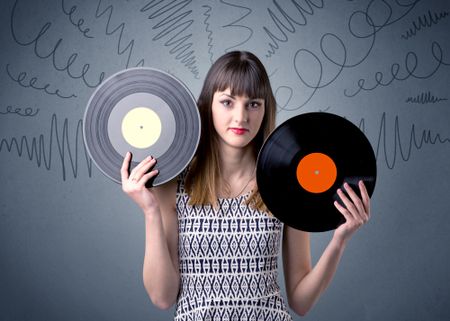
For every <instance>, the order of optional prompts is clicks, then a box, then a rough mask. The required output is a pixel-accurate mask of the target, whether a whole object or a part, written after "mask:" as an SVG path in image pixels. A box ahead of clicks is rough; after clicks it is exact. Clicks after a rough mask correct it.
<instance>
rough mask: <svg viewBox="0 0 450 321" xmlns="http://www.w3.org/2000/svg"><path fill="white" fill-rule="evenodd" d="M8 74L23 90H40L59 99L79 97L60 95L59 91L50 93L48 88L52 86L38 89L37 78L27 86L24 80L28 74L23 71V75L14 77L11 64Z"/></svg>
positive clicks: (7, 67)
mask: <svg viewBox="0 0 450 321" xmlns="http://www.w3.org/2000/svg"><path fill="white" fill-rule="evenodd" d="M6 73H7V74H8V76H9V78H10V79H11V80H12V81H14V82H16V83H18V84H19V86H21V87H23V88H33V89H36V90H39V91H44V92H45V93H46V94H47V95H51V96H52V95H56V96H58V97H59V98H62V99H69V98H74V97H77V95H75V94H70V95H62V94H61V93H60V91H59V89H56V90H55V91H49V90H48V87H50V84H46V85H45V86H43V87H38V86H37V85H36V82H37V80H38V78H37V77H32V78H31V79H30V80H29V81H28V84H27V83H24V80H25V78H26V77H27V73H26V72H24V71H22V72H21V73H19V74H18V75H17V77H14V76H13V75H12V74H11V71H10V70H9V64H6Z"/></svg>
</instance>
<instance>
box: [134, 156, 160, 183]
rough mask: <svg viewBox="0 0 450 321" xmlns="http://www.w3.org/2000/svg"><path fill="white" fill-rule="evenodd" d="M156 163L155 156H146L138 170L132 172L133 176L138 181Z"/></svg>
mask: <svg viewBox="0 0 450 321" xmlns="http://www.w3.org/2000/svg"><path fill="white" fill-rule="evenodd" d="M155 164H156V158H151V157H150V156H149V157H147V158H146V159H145V160H144V161H143V162H142V165H141V166H140V167H139V168H138V170H137V171H136V172H135V173H134V176H133V177H134V178H135V179H136V180H137V181H139V180H140V179H141V178H142V176H144V175H145V174H146V173H147V172H148V171H149V170H150V169H151V168H152V167H153V166H155Z"/></svg>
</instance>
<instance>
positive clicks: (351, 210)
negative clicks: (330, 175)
mask: <svg viewBox="0 0 450 321" xmlns="http://www.w3.org/2000/svg"><path fill="white" fill-rule="evenodd" d="M338 195H339V197H340V198H341V200H342V202H343V203H344V205H345V207H346V208H347V210H348V211H349V213H350V214H351V215H352V216H353V217H354V218H356V217H357V213H356V212H357V211H358V210H357V209H356V207H355V205H353V203H352V202H351V201H350V200H349V199H348V198H347V196H346V195H345V193H344V192H343V191H342V190H341V189H340V188H338Z"/></svg>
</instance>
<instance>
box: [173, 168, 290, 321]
mask: <svg viewBox="0 0 450 321" xmlns="http://www.w3.org/2000/svg"><path fill="white" fill-rule="evenodd" d="M185 174H186V173H185V172H183V173H182V175H180V178H179V182H178V190H177V215H178V232H179V239H178V257H179V266H180V278H181V281H180V292H179V294H178V298H177V304H176V309H175V320H179V321H181V320H183V321H184V320H186V321H187V320H189V321H200V320H202V321H203V320H217V321H219V320H220V321H222V320H226V321H235V320H236V321H238V320H252V321H256V320H265V321H287V320H289V321H290V320H292V318H291V316H290V314H289V312H288V311H287V308H286V304H285V302H284V299H283V297H282V295H281V293H280V287H279V285H278V281H277V278H278V255H279V253H280V245H281V244H280V241H281V233H282V230H283V223H282V222H281V221H280V220H278V219H277V218H276V217H274V216H270V215H268V214H267V213H266V212H261V211H258V210H255V209H253V208H251V207H249V206H247V205H245V199H246V197H248V195H249V194H250V193H248V194H246V195H241V196H238V197H236V198H220V199H219V207H218V208H217V209H215V208H213V207H212V206H190V205H188V201H189V196H188V195H187V193H186V192H185V190H184V177H185Z"/></svg>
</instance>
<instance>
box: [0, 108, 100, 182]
mask: <svg viewBox="0 0 450 321" xmlns="http://www.w3.org/2000/svg"><path fill="white" fill-rule="evenodd" d="M82 127H83V123H82V120H79V121H78V124H77V130H76V134H75V152H74V156H72V154H73V151H72V148H71V147H70V144H69V131H68V128H69V125H68V120H67V118H66V119H65V120H64V125H63V129H62V134H61V135H60V134H59V132H58V120H57V117H56V114H53V116H52V122H51V126H50V133H49V136H50V138H49V139H50V140H49V141H48V142H46V138H45V137H44V134H41V135H39V138H36V137H33V138H32V139H30V138H28V137H26V136H22V137H21V138H20V139H16V138H15V137H14V138H11V139H9V140H8V139H5V138H2V140H1V142H0V152H1V151H2V150H3V149H4V148H6V149H7V150H8V152H11V151H12V149H13V148H14V149H15V150H16V151H17V154H18V156H19V157H22V154H24V152H26V154H27V155H28V159H29V160H33V159H34V160H35V161H36V163H37V166H38V167H41V164H42V163H43V164H44V166H45V168H46V169H47V170H50V169H51V167H52V156H53V149H54V138H56V147H57V148H58V153H59V159H60V161H61V165H62V176H63V181H65V180H66V171H67V170H66V161H67V155H66V151H67V153H68V156H69V161H70V165H71V168H72V173H73V176H74V177H75V178H76V177H77V176H78V157H79V153H78V145H79V144H80V143H79V141H81V143H83V139H82ZM66 145H67V146H66ZM83 148H84V154H85V159H86V165H87V169H88V174H89V177H91V176H92V160H91V159H90V158H89V156H88V153H87V150H86V146H85V145H84V143H83Z"/></svg>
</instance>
